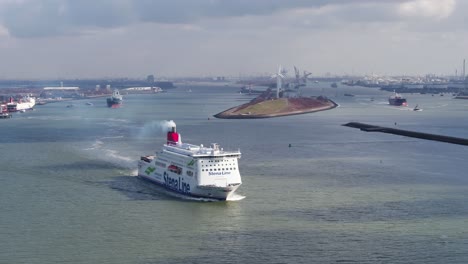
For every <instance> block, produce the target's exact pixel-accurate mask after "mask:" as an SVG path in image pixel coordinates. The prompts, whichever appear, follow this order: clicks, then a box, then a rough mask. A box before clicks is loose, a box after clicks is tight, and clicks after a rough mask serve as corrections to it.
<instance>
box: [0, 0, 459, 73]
mask: <svg viewBox="0 0 468 264" xmlns="http://www.w3.org/2000/svg"><path fill="white" fill-rule="evenodd" d="M466 17H468V0H0V78H2V79H4V78H21V79H28V78H95V77H132V78H133V77H136V78H140V77H141V78H144V77H145V76H146V75H148V74H154V75H156V76H167V77H178V76H216V75H224V76H239V75H248V74H262V73H267V72H274V71H275V69H276V68H277V66H278V65H279V64H281V65H284V66H285V67H286V68H288V69H290V72H291V69H292V67H293V65H295V66H297V67H299V68H300V69H301V70H307V71H310V72H312V73H313V74H314V75H324V74H326V73H331V74H339V75H343V74H372V73H374V74H388V75H397V74H409V75H420V74H426V73H435V74H455V70H457V69H458V72H459V73H460V72H461V68H462V62H463V58H465V57H466V58H468V21H467V18H466Z"/></svg>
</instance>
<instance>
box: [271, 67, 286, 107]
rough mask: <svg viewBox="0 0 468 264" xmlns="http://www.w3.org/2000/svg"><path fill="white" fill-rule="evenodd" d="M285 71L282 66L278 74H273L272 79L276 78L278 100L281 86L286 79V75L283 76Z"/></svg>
mask: <svg viewBox="0 0 468 264" xmlns="http://www.w3.org/2000/svg"><path fill="white" fill-rule="evenodd" d="M283 73H284V71H283V69H282V68H281V65H280V66H279V67H278V73H276V74H273V75H272V76H271V77H272V78H275V77H276V98H277V99H278V98H279V91H280V89H281V84H282V80H283V78H284V75H283Z"/></svg>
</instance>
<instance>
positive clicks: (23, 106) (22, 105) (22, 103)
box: [6, 96, 36, 112]
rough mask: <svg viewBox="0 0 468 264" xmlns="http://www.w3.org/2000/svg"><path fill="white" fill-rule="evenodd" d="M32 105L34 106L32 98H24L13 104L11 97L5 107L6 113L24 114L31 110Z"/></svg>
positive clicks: (34, 101)
mask: <svg viewBox="0 0 468 264" xmlns="http://www.w3.org/2000/svg"><path fill="white" fill-rule="evenodd" d="M34 105H36V99H34V98H33V97H29V96H25V97H23V98H22V99H20V100H19V101H18V102H14V101H13V97H10V101H9V102H8V103H7V104H6V107H7V111H8V112H18V111H19V112H24V111H26V110H31V109H33V107H34Z"/></svg>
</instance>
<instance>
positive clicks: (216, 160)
mask: <svg viewBox="0 0 468 264" xmlns="http://www.w3.org/2000/svg"><path fill="white" fill-rule="evenodd" d="M240 157H241V153H240V151H239V150H238V151H226V150H223V149H222V148H220V146H219V145H218V144H216V143H212V144H211V146H210V147H204V146H203V145H192V144H188V143H182V140H181V136H180V134H179V133H177V132H176V127H175V124H174V125H173V126H172V127H171V129H170V131H169V132H167V142H166V144H164V145H163V148H162V150H161V151H159V152H157V153H156V154H155V155H154V156H143V157H141V159H140V161H139V162H138V176H139V177H141V178H143V179H145V180H148V181H150V182H152V183H154V184H157V185H160V186H162V187H163V188H164V189H166V190H168V191H170V193H175V194H178V195H182V196H183V197H195V198H207V199H213V200H220V201H224V200H229V198H230V197H232V196H233V194H234V192H235V191H236V190H237V188H239V186H240V185H241V184H242V180H241V176H240V173H239V168H238V163H237V161H238V159H240Z"/></svg>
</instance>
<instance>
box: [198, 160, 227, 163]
mask: <svg viewBox="0 0 468 264" xmlns="http://www.w3.org/2000/svg"><path fill="white" fill-rule="evenodd" d="M223 161H228V160H208V162H210V163H211V162H214V163H216V162H223ZM201 163H203V160H202V161H201Z"/></svg>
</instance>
